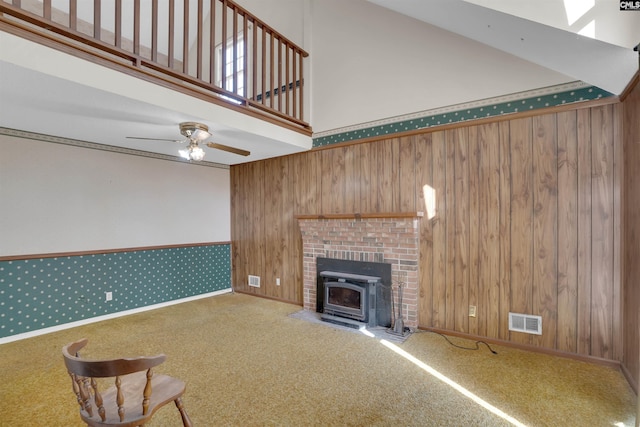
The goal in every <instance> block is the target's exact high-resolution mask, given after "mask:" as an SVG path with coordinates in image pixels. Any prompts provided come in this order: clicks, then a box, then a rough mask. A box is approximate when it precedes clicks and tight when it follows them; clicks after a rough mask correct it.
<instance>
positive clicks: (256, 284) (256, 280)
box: [249, 275, 260, 288]
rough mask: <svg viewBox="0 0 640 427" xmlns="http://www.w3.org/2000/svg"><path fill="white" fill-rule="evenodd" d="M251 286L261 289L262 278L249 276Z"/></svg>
mask: <svg viewBox="0 0 640 427" xmlns="http://www.w3.org/2000/svg"><path fill="white" fill-rule="evenodd" d="M249 286H253V287H254V288H259V287H260V276H252V275H249Z"/></svg>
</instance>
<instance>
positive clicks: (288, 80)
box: [284, 45, 295, 115]
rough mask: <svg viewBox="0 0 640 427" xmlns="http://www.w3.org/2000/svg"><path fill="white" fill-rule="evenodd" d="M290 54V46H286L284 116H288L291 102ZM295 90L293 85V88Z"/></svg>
mask: <svg viewBox="0 0 640 427" xmlns="http://www.w3.org/2000/svg"><path fill="white" fill-rule="evenodd" d="M290 52H291V46H289V45H287V50H286V51H285V70H286V71H285V73H286V75H285V79H284V80H285V85H286V89H285V90H286V91H287V94H286V97H285V104H286V108H285V114H287V115H289V112H290V111H291V105H290V101H291V86H290V85H291V75H290V73H289V71H290V68H291V63H290V62H289V55H290ZM293 87H294V88H295V83H294V86H293Z"/></svg>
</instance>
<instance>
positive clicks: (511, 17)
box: [368, 0, 640, 95]
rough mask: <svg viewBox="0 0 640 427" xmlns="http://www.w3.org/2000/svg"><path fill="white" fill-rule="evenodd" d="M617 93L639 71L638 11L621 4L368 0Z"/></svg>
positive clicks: (601, 0) (600, 0) (610, 0)
mask: <svg viewBox="0 0 640 427" xmlns="http://www.w3.org/2000/svg"><path fill="white" fill-rule="evenodd" d="M368 1H370V2H371V3H374V4H377V5H379V6H382V7H385V8H387V9H390V10H393V11H396V12H398V13H402V14H404V15H407V16H410V17H413V18H416V19H418V20H421V21H423V22H426V23H428V24H431V25H434V26H437V27H440V28H442V29H445V30H448V31H451V32H453V33H457V34H460V35H462V36H465V37H468V38H470V39H473V40H475V41H479V42H481V43H484V44H487V45H489V46H491V47H494V48H496V49H499V50H502V51H504V52H507V53H510V54H512V55H514V56H517V57H520V58H522V59H525V60H528V61H530V62H533V63H535V64H538V65H542V66H544V67H546V68H549V69H551V70H554V71H557V72H560V73H563V74H566V75H568V76H572V77H574V78H575V79H576V80H582V81H584V82H586V83H589V84H591V85H593V86H597V87H599V88H601V89H604V90H606V91H608V92H611V93H613V94H615V95H619V94H620V93H622V91H623V90H624V89H625V87H626V85H627V84H628V83H629V82H630V81H631V79H632V78H633V76H634V74H635V73H636V71H637V70H638V53H637V52H634V50H633V48H634V46H637V45H638V44H639V43H640V11H621V10H620V2H619V1H618V0H536V1H531V0H368Z"/></svg>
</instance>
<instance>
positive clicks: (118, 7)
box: [115, 0, 122, 47]
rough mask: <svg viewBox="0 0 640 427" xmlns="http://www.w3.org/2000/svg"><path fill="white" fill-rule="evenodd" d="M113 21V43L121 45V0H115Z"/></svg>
mask: <svg viewBox="0 0 640 427" xmlns="http://www.w3.org/2000/svg"><path fill="white" fill-rule="evenodd" d="M115 21H116V22H115V25H116V27H115V45H116V46H117V47H122V0H116V6H115Z"/></svg>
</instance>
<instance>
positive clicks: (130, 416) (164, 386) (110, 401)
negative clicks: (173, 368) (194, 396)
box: [80, 372, 185, 427]
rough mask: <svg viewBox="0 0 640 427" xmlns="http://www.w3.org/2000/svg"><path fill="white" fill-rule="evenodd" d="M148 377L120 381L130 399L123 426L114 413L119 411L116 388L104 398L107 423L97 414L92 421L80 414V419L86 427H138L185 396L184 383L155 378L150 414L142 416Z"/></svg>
mask: <svg viewBox="0 0 640 427" xmlns="http://www.w3.org/2000/svg"><path fill="white" fill-rule="evenodd" d="M145 377H146V373H145V372H136V373H134V374H130V375H124V376H122V377H121V379H122V392H123V393H124V394H125V395H127V396H130V397H128V398H127V399H126V400H125V404H124V410H125V419H124V421H122V422H120V417H119V415H118V412H117V410H114V408H116V409H117V407H118V405H117V403H116V387H115V386H112V387H110V388H109V389H107V390H106V391H105V392H104V393H103V394H102V398H103V404H104V407H105V409H106V414H105V415H106V419H105V420H104V421H102V420H101V419H100V416H99V415H98V414H97V413H95V411H94V415H93V417H89V414H87V413H86V412H85V411H83V410H80V416H81V417H82V419H83V420H84V421H85V422H86V423H87V424H89V425H92V426H105V427H106V426H114V425H117V426H122V427H126V426H137V425H140V424H144V423H146V422H147V421H148V420H150V419H151V417H152V416H153V413H154V412H155V411H156V410H157V409H159V408H160V407H161V406H162V405H164V404H166V403H169V402H171V401H173V400H175V399H176V398H177V397H179V396H180V395H182V393H184V390H185V383H184V382H183V381H181V380H179V379H177V378H173V377H169V376H167V375H154V376H153V377H152V379H151V387H152V389H153V394H152V395H151V399H150V400H149V410H148V412H147V414H146V415H142V392H143V390H144V387H145ZM131 396H135V397H131Z"/></svg>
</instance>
